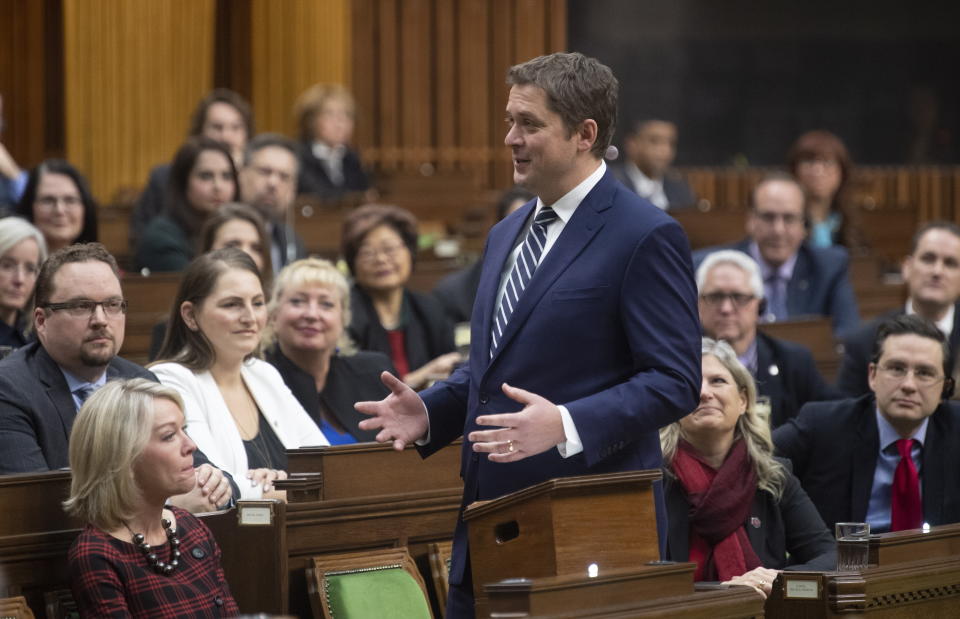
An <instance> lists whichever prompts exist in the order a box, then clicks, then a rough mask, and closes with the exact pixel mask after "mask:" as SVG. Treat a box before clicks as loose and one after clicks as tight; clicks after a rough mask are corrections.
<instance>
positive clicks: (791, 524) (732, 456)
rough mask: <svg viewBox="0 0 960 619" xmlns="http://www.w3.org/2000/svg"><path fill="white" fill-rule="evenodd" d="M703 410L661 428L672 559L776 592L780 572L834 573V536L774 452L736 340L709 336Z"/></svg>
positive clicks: (711, 577)
mask: <svg viewBox="0 0 960 619" xmlns="http://www.w3.org/2000/svg"><path fill="white" fill-rule="evenodd" d="M702 352H703V361H702V367H703V383H702V387H701V389H700V404H699V406H698V407H697V409H696V410H695V411H693V412H692V413H690V414H689V415H687V416H686V417H684V418H683V419H681V420H680V421H678V422H676V423H673V424H671V425H669V426H667V427H665V428H663V429H662V430H661V431H660V441H661V445H662V447H663V457H664V462H665V465H666V472H667V475H666V476H665V484H664V489H665V495H666V500H667V515H668V520H669V523H670V524H669V530H668V534H667V558H668V559H671V560H673V561H692V562H695V563H696V564H697V570H696V573H695V575H694V579H695V580H697V581H721V582H729V583H732V584H746V585H750V586H753V587H755V588H756V589H757V590H758V591H759V592H761V593H762V594H763V595H764V597H766V596H767V595H769V593H770V589H771V586H772V583H773V581H774V579H776V577H777V573H778V572H777V571H778V570H781V569H792V570H832V569H834V568H835V567H836V547H835V542H834V540H833V537H832V536H831V535H830V532H829V531H828V530H827V527H826V525H824V523H823V519H822V518H821V517H820V514H819V513H817V509H816V508H815V507H814V506H813V503H811V502H810V499H809V498H808V497H807V495H806V493H804V491H803V489H802V488H801V487H800V482H798V481H797V478H796V477H794V476H793V475H792V474H791V473H790V471H789V470H788V469H787V466H788V465H787V464H785V462H786V461H780V460H777V459H775V458H774V457H773V443H772V442H771V439H770V427H769V425H768V424H767V422H766V420H764V419H763V418H761V417H760V416H759V415H757V413H756V400H757V388H756V385H755V384H754V382H753V378H752V377H751V376H750V372H749V371H748V370H747V369H746V368H745V367H744V366H743V364H741V363H740V361H738V360H737V356H736V353H734V352H733V349H732V348H730V346H729V345H728V344H727V343H726V342H716V341H714V340H711V339H709V338H704V339H703V346H702Z"/></svg>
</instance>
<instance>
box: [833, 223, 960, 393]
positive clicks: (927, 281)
mask: <svg viewBox="0 0 960 619" xmlns="http://www.w3.org/2000/svg"><path fill="white" fill-rule="evenodd" d="M900 273H901V275H902V276H903V281H904V282H906V284H907V294H908V295H909V296H908V297H907V303H906V305H904V306H903V307H897V308H894V309H891V310H890V311H889V312H886V313H885V314H883V315H882V316H880V317H879V318H877V319H876V320H873V321H871V322H869V323H867V324H865V325H863V326H862V327H860V328H859V329H857V330H856V331H854V332H853V334H852V335H850V337H848V338H847V339H846V341H845V342H844V346H843V361H842V362H841V364H840V371H839V372H838V373H837V388H838V389H839V390H840V391H841V392H842V393H843V394H845V395H847V396H850V397H854V396H859V395H863V394H864V393H868V392H869V391H870V386H869V385H868V384H867V366H868V365H869V363H870V355H871V354H872V353H873V343H874V340H875V339H876V337H877V327H878V326H879V325H880V324H881V323H882V322H883V321H884V320H886V319H888V318H892V317H893V316H899V315H901V314H916V315H918V316H922V317H923V318H926V319H927V320H929V321H930V322H932V323H934V324H935V325H937V328H938V329H940V331H941V332H943V334H944V335H945V336H946V337H947V340H948V341H949V342H950V361H949V363H948V364H947V375H948V376H954V372H955V370H956V353H955V352H954V351H956V350H957V348H958V347H960V324H958V321H960V311H957V302H958V301H960V227H958V226H957V225H956V224H954V223H951V222H948V221H931V222H928V223H925V224H923V225H922V226H920V228H919V229H918V230H917V232H916V234H915V235H914V236H913V244H912V247H911V249H910V255H909V256H907V257H906V258H904V259H903V263H902V264H901V266H900Z"/></svg>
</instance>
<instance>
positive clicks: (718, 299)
mask: <svg viewBox="0 0 960 619" xmlns="http://www.w3.org/2000/svg"><path fill="white" fill-rule="evenodd" d="M700 298H701V299H703V300H704V302H705V303H706V304H707V305H711V306H713V307H720V306H721V305H723V302H724V301H727V300H728V299H729V300H730V302H731V303H733V305H734V306H735V307H738V308H740V307H745V306H746V305H747V304H748V303H750V301H753V300H754V299H756V298H757V297H756V296H754V295H752V294H744V293H742V292H709V293H707V294H702V295H700Z"/></svg>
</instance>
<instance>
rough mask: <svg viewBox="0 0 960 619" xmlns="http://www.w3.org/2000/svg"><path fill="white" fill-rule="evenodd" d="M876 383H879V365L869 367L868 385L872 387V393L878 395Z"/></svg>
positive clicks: (873, 364) (874, 364)
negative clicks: (875, 387)
mask: <svg viewBox="0 0 960 619" xmlns="http://www.w3.org/2000/svg"><path fill="white" fill-rule="evenodd" d="M876 382H877V364H876V363H871V364H870V365H869V366H867V383H868V384H869V385H870V391H873V392H874V393H876V391H877V390H876V389H874V387H873V385H874V383H876Z"/></svg>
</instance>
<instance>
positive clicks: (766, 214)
mask: <svg viewBox="0 0 960 619" xmlns="http://www.w3.org/2000/svg"><path fill="white" fill-rule="evenodd" d="M747 234H749V235H750V238H751V239H753V240H754V241H755V242H756V243H757V246H758V247H759V248H760V255H761V257H763V260H764V261H765V262H766V263H767V264H769V265H770V266H772V267H778V266H780V265H781V264H783V263H784V262H786V261H787V260H789V259H790V257H791V256H793V255H794V254H795V253H797V250H798V249H800V245H801V244H802V243H803V239H804V237H805V236H806V228H805V227H804V221H803V192H802V191H801V190H800V187H798V186H797V185H796V183H792V182H790V181H780V180H775V181H767V182H766V183H763V184H762V185H760V186H759V187H757V189H756V193H755V195H754V208H753V209H752V210H751V212H750V216H749V218H748V219H747Z"/></svg>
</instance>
